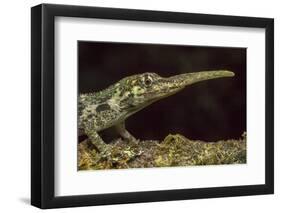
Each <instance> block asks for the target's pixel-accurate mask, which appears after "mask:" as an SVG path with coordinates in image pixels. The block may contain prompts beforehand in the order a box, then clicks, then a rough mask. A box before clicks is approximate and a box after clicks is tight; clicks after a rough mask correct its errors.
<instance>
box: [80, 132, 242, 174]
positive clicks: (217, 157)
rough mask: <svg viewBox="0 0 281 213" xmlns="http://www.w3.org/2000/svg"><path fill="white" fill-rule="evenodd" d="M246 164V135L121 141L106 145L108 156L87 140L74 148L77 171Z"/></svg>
mask: <svg viewBox="0 0 281 213" xmlns="http://www.w3.org/2000/svg"><path fill="white" fill-rule="evenodd" d="M242 163H246V133H243V134H242V136H241V138H239V139H237V140H234V139H230V140H221V141H218V142H204V141H199V140H190V139H188V138H186V137H184V136H182V135H179V134H175V135H171V134H170V135H168V136H167V137H166V138H165V139H164V140H163V141H151V140H148V141H140V142H138V144H133V145H132V143H129V142H128V141H124V140H122V139H118V140H115V141H113V142H112V143H111V145H110V155H109V156H108V157H107V158H105V157H103V156H101V155H100V154H99V153H98V152H97V151H96V150H95V149H93V146H92V145H91V144H90V142H89V141H87V140H85V141H83V142H82V143H80V144H79V145H78V168H79V170H91V169H122V168H149V167H171V166H192V165H220V164H242Z"/></svg>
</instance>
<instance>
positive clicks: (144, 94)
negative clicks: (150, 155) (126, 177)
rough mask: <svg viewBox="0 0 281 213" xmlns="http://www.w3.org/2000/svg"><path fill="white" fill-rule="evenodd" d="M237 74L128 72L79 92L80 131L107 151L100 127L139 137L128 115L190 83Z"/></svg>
mask: <svg viewBox="0 0 281 213" xmlns="http://www.w3.org/2000/svg"><path fill="white" fill-rule="evenodd" d="M234 75H235V74H234V73H233V72H231V71H228V70H213V71H200V72H193V73H184V74H178V75H174V76H171V77H161V76H159V75H158V74H156V73H149V72H146V73H141V74H135V75H131V76H127V77H125V78H123V79H121V80H119V81H118V82H116V83H115V84H113V85H110V86H109V87H107V88H106V89H103V90H101V91H98V92H92V93H83V94H80V95H79V100H78V127H79V132H80V133H83V134H86V135H87V136H88V138H89V140H90V142H91V143H92V144H93V145H94V147H95V148H96V149H97V150H98V151H99V152H101V153H103V154H105V155H106V153H108V152H109V145H108V144H106V143H105V142H104V141H103V139H102V138H101V136H100V135H99V132H100V131H102V130H105V129H108V128H114V129H115V130H116V131H117V132H118V134H119V135H120V136H121V137H122V138H124V139H127V140H129V141H136V139H135V137H134V136H133V135H132V134H131V133H130V132H129V131H128V130H127V129H126V127H125V121H126V119H127V118H128V117H130V116H131V115H133V114H134V113H136V112H138V111H140V110H141V109H143V108H145V107H147V106H149V105H150V104H152V103H154V102H156V101H158V100H160V99H163V98H166V97H168V96H171V95H173V94H175V93H177V92H179V91H181V90H183V89H184V88H185V87H186V86H188V85H191V84H194V83H196V82H201V81H205V80H210V79H215V78H222V77H233V76H234ZM80 133H79V134H80Z"/></svg>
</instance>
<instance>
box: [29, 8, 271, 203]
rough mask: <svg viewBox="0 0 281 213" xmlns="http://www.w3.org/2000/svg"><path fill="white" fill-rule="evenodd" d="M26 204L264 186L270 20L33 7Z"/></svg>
mask: <svg viewBox="0 0 281 213" xmlns="http://www.w3.org/2000/svg"><path fill="white" fill-rule="evenodd" d="M31 41H32V42H31V43H32V44H31V50H32V55H31V58H32V63H31V72H32V73H31V76H32V80H31V82H32V85H31V87H32V92H31V93H32V104H31V105H32V109H31V110H32V118H31V120H32V140H31V147H32V150H31V152H32V155H31V204H32V205H34V206H37V207H39V208H59V207H74V206H89V205H105V204H120V203H137V202H153V201H169V200H181V199H197V198H214V197H227V196H244V195H259V194H272V193H273V191H274V155H273V135H274V128H273V127H274V84H273V83H274V21H273V19H270V18H254V17H238V16H222V15H209V14H191V13H176V12H164V11H147V10H129V9H113V8H100V7H85V6H66V5H51V4H42V5H38V6H35V7H33V8H32V9H31Z"/></svg>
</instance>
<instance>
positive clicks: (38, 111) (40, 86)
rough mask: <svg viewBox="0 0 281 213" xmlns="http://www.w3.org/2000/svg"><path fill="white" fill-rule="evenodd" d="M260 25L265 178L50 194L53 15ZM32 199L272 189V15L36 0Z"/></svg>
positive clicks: (128, 198) (70, 203)
mask: <svg viewBox="0 0 281 213" xmlns="http://www.w3.org/2000/svg"><path fill="white" fill-rule="evenodd" d="M58 16H63V17H80V18H100V19H115V20H131V21H145V22H162V23H182V24H200V25H217V26H237V27H250V28H264V29H265V32H266V48H265V51H266V52H265V61H266V64H265V76H266V78H265V85H266V86H265V90H266V97H265V98H266V106H265V107H266V112H265V114H266V119H265V121H266V123H265V126H266V128H265V132H266V135H265V161H266V162H265V184H261V185H246V186H225V187H214V188H199V189H177V190H164V191H145V192H130V193H112V194H93V195H78V196H77V195H73V196H60V197H56V196H55V195H54V189H55V182H54V178H55V171H54V166H55V165H54V163H55V161H54V157H55V156H54V148H55V146H54V131H55V129H54V128H55V127H54V122H55V114H54V113H55V111H54V104H55V100H54V93H55V87H54V86H55V85H54V80H55V79H54V78H55V77H54V76H55V75H54V72H55V69H54V50H55V46H54V22H55V17H58ZM31 52H32V53H31V97H32V100H31V112H32V113H31V114H32V115H31V121H32V122H31V123H32V124H31V129H32V132H31V204H32V205H34V206H37V207H39V208H43V209H46V208H60V207H75V206H90V205H105V204H121V203H138V202H154V201H169V200H183V199H197V198H216V197H228V196H245V195H260V194H272V193H274V152H273V149H274V20H273V19H270V18H255V17H240V16H223V15H207V14H193V13H178V12H164V11H147V10H129V9H113V8H101V7H86V6H67V5H53V4H41V5H38V6H35V7H32V9H31Z"/></svg>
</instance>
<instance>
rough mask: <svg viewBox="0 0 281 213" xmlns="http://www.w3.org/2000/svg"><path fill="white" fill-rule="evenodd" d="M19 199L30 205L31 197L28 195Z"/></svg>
mask: <svg viewBox="0 0 281 213" xmlns="http://www.w3.org/2000/svg"><path fill="white" fill-rule="evenodd" d="M19 200H20V201H21V202H22V203H24V204H26V205H30V199H29V198H27V197H21V198H19Z"/></svg>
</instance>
